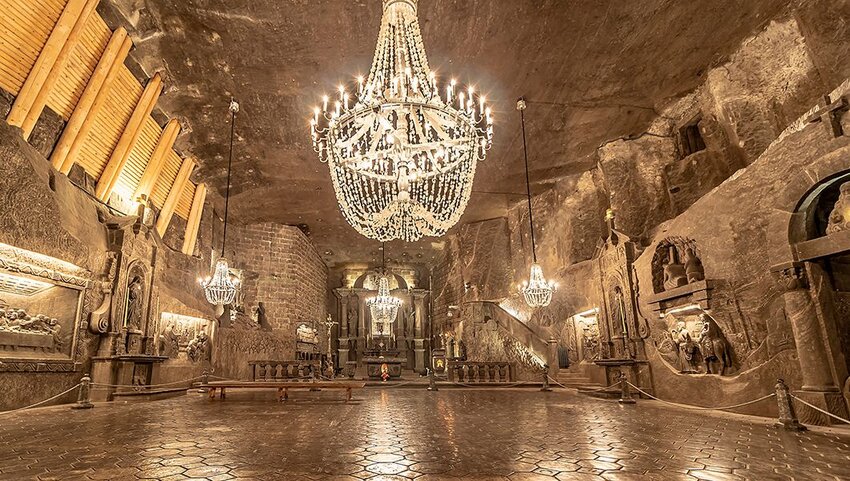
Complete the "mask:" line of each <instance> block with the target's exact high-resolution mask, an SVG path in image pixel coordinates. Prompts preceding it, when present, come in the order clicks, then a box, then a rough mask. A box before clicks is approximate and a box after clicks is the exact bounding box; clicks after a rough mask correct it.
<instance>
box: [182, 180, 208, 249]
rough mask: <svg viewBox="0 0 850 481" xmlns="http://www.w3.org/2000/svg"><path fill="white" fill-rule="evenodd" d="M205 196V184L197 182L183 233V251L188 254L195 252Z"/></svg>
mask: <svg viewBox="0 0 850 481" xmlns="http://www.w3.org/2000/svg"><path fill="white" fill-rule="evenodd" d="M206 198H207V186H206V185H204V184H198V187H196V188H195V197H194V198H193V199H192V210H190V211H189V219H187V221H186V233H185V234H184V235H183V253H184V254H186V255H187V256H190V255H192V254H194V253H195V241H197V240H198V228H199V227H200V226H201V214H203V212H204V201H205V200H206Z"/></svg>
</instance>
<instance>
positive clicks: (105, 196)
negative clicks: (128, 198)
mask: <svg viewBox="0 0 850 481" xmlns="http://www.w3.org/2000/svg"><path fill="white" fill-rule="evenodd" d="M161 92H162V77H160V75H159V74H158V73H157V74H155V75H154V76H153V78H152V79H150V80H149V81H148V84H147V86H145V90H144V92H142V96H141V97H140V98H139V103H138V104H136V108H135V109H134V110H133V114H132V115H131V116H130V120H128V121H127V125H125V126H124V132H123V133H122V134H121V137H120V138H119V139H118V144H117V145H116V146H115V149H114V150H113V151H112V156H111V157H109V161H108V162H107V163H106V167H105V168H104V169H103V173H102V174H101V175H100V179H99V180H98V182H97V186H96V187H95V191H94V193H95V195H96V196H97V198H98V199H100V200H101V201H103V202H106V201H107V200H109V196H110V195H111V194H112V191H113V190H114V189H115V185H116V184H117V183H118V178H119V177H120V176H121V171H122V170H124V165H126V164H127V158H129V157H130V152H132V151H133V147H135V145H136V142H137V141H138V140H139V134H141V133H142V126H143V125H144V123H145V119H147V118H148V116H149V115H150V114H151V112H152V111H153V108H154V105H156V101H157V100H158V99H159V94H160V93H161Z"/></svg>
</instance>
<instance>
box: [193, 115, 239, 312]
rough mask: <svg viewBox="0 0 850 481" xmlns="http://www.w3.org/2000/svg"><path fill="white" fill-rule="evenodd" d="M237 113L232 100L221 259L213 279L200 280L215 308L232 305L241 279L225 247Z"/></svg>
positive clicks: (216, 264) (217, 263)
mask: <svg viewBox="0 0 850 481" xmlns="http://www.w3.org/2000/svg"><path fill="white" fill-rule="evenodd" d="M236 112H239V104H238V103H236V102H235V101H233V100H231V101H230V155H229V157H228V159H227V191H226V194H225V196H224V234H223V235H222V239H221V257H219V258H218V261H216V263H215V270H214V271H213V275H212V277H207V278H206V279H199V282H200V283H201V286H202V287H203V288H204V295H205V297H206V298H207V302H209V303H210V304H213V305H215V306H225V305H228V304H232V303H233V300H234V299H235V298H236V290H237V288H238V286H239V279H237V278H235V277H232V276H231V275H230V266H228V265H227V259H226V258H225V257H224V247H225V245H227V214H228V208H229V207H230V173H231V168H232V166H233V133H234V125H235V124H236Z"/></svg>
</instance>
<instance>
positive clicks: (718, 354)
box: [697, 314, 732, 376]
mask: <svg viewBox="0 0 850 481" xmlns="http://www.w3.org/2000/svg"><path fill="white" fill-rule="evenodd" d="M700 322H702V330H701V331H700V335H699V339H698V340H697V342H698V343H699V347H700V352H701V353H702V358H703V361H704V362H705V372H706V373H707V374H720V375H721V376H722V375H723V374H725V373H726V369H727V368H728V367H730V366H731V365H732V353H731V350H730V346H729V343H727V342H726V339H725V338H724V337H723V334H721V333H720V328H719V327H718V326H717V323H716V322H714V320H713V319H711V318H710V317H709V316H707V315H706V314H700ZM715 363H720V368H719V369H718V370H717V372H713V370H712V365H713V364H715Z"/></svg>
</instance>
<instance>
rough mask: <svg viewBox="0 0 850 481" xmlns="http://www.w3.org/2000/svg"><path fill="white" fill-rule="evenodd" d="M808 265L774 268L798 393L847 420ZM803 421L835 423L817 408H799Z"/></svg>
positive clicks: (795, 264) (800, 264)
mask: <svg viewBox="0 0 850 481" xmlns="http://www.w3.org/2000/svg"><path fill="white" fill-rule="evenodd" d="M806 267H807V266H806V263H794V264H785V265H782V266H778V267H775V268H774V269H773V270H774V272H776V273H777V277H778V280H779V284H780V285H781V286H782V288H783V289H784V290H785V292H784V293H783V294H782V298H783V300H784V301H785V315H786V317H787V318H788V320H789V321H790V323H791V330H792V332H793V333H794V343H795V344H796V347H797V357H798V359H799V361H800V374H801V376H802V378H803V387H802V390H801V391H799V392H797V393H795V394H796V395H797V396H798V397H800V398H801V399H805V400H806V401H807V402H809V403H811V404H813V405H815V406H818V407H819V408H821V409H823V410H825V411H828V412H830V413H832V414H835V415H837V416H841V417H846V416H847V408H846V404H845V403H844V399H843V396H842V394H841V392H840V390H839V389H838V387H837V386H836V385H835V381H834V379H833V376H832V368H831V366H830V360H829V354H828V352H827V348H826V344H827V342H826V339H824V338H823V336H822V332H823V331H822V329H821V324H820V320H819V318H818V311H817V305H816V300H815V299H814V298H813V297H812V294H811V292H810V291H809V288H808V287H809V286H808V276H807V268H806ZM798 409H799V412H798V414H799V416H800V419H801V420H802V421H803V422H804V423H808V424H818V425H829V424H832V423H833V421H831V420H830V418H829V417H828V416H825V415H823V414H821V413H819V412H817V411H815V410H814V409H811V408H808V407H804V406H798Z"/></svg>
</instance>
